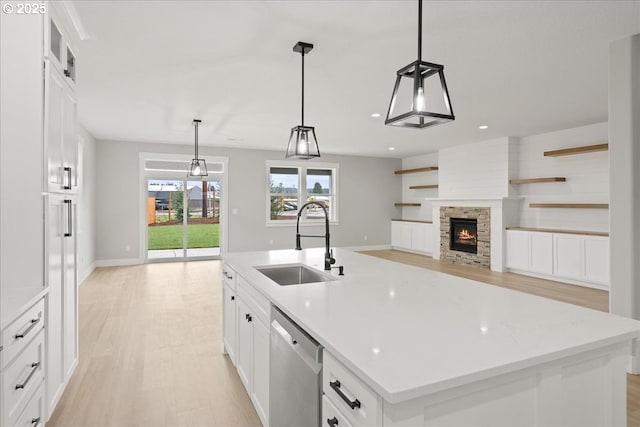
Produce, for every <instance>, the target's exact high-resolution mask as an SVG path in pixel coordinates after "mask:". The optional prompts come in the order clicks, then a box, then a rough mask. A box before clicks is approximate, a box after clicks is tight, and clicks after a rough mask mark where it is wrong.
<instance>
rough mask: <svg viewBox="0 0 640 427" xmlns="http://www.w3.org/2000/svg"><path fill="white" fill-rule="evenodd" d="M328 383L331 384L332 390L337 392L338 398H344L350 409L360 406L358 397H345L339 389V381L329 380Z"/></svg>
mask: <svg viewBox="0 0 640 427" xmlns="http://www.w3.org/2000/svg"><path fill="white" fill-rule="evenodd" d="M329 385H330V386H331V388H332V389H333V391H335V392H336V393H337V394H338V396H340V398H341V399H342V400H344V401H345V402H346V404H347V405H349V407H350V408H351V409H356V408H359V407H360V401H359V400H358V399H354V400H351V399H349V398H348V397H347V395H346V394H344V393H343V392H342V390H341V389H340V381H338V380H335V381H329Z"/></svg>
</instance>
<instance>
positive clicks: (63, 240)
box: [46, 194, 78, 413]
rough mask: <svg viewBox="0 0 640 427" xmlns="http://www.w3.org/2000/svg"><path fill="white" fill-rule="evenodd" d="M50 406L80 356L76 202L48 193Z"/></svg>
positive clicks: (48, 402)
mask: <svg viewBox="0 0 640 427" xmlns="http://www.w3.org/2000/svg"><path fill="white" fill-rule="evenodd" d="M48 199H49V200H48V225H47V248H48V251H47V253H48V258H47V259H48V269H47V271H48V273H49V276H48V281H49V295H48V307H47V308H48V322H47V329H46V331H47V343H48V357H47V359H48V360H47V375H48V380H47V409H48V410H49V413H52V412H53V409H54V408H55V406H56V404H57V402H58V400H59V399H60V396H61V395H62V392H63V391H64V388H65V386H66V383H67V381H68V380H69V378H70V377H71V374H72V373H73V370H74V368H75V366H76V364H77V360H78V341H77V339H78V322H77V316H78V300H77V277H76V226H75V224H76V220H75V218H76V202H75V199H73V198H72V197H70V196H69V195H62V194H50V195H49V196H48Z"/></svg>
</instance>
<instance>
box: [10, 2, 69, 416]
mask: <svg viewBox="0 0 640 427" xmlns="http://www.w3.org/2000/svg"><path fill="white" fill-rule="evenodd" d="M0 3H1V6H2V13H0V18H1V23H0V30H1V32H2V34H1V37H0V43H1V45H0V46H1V47H0V55H1V61H0V65H1V67H2V68H1V73H0V77H1V86H0V92H1V100H2V101H1V106H0V135H1V136H0V142H1V152H0V161H1V169H0V172H1V180H0V184H1V192H0V197H1V213H0V222H1V229H0V237H1V239H0V240H1V251H0V277H1V281H0V318H1V320H0V322H1V323H0V334H1V344H0V345H1V346H2V347H1V349H2V351H0V369H1V370H2V371H1V375H0V383H1V384H0V425H1V426H3V427H4V426H7V427H14V426H26V425H38V426H40V425H43V424H44V422H45V421H46V420H47V419H48V418H49V417H50V416H51V414H52V413H53V410H54V409H55V406H56V404H57V402H58V400H59V398H60V396H61V395H62V392H63V391H64V388H65V387H66V384H67V383H68V381H69V379H70V377H71V375H72V374H73V370H74V368H75V366H76V365H77V361H78V319H77V316H78V310H77V307H78V305H77V304H78V303H77V271H76V250H77V248H76V225H75V224H76V221H77V216H76V193H77V191H78V188H79V185H80V179H79V177H80V175H79V174H78V168H77V165H78V159H79V153H78V143H77V104H76V94H75V92H76V90H75V77H76V74H75V73H76V70H75V65H76V64H75V61H76V59H75V58H76V52H77V50H76V49H75V48H74V47H75V46H76V45H77V40H78V38H77V36H76V35H75V34H74V32H73V28H74V27H73V25H71V20H70V19H69V15H68V14H67V13H66V9H65V5H64V2H44V1H36V2H30V3H28V4H27V2H21V1H5V0H2V1H0Z"/></svg>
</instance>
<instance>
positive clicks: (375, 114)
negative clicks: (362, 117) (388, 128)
mask: <svg viewBox="0 0 640 427" xmlns="http://www.w3.org/2000/svg"><path fill="white" fill-rule="evenodd" d="M371 117H380V113H373V114H371Z"/></svg>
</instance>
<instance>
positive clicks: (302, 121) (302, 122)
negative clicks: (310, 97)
mask: <svg viewBox="0 0 640 427" xmlns="http://www.w3.org/2000/svg"><path fill="white" fill-rule="evenodd" d="M300 110H301V111H302V120H301V123H300V124H301V125H302V126H304V48H303V49H302V108H301V109H300Z"/></svg>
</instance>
